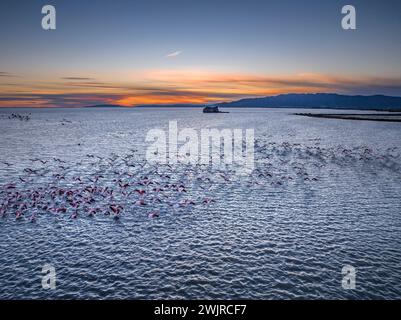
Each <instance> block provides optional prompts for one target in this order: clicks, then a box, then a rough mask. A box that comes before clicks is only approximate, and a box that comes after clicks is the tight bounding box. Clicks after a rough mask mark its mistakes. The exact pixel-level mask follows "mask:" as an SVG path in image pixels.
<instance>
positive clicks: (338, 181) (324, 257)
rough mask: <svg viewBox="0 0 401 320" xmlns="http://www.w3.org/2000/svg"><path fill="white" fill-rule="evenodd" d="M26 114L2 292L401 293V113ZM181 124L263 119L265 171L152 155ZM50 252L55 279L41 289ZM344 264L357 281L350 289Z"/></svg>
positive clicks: (8, 128)
mask: <svg viewBox="0 0 401 320" xmlns="http://www.w3.org/2000/svg"><path fill="white" fill-rule="evenodd" d="M13 112H16V111H15V110H9V109H0V141H1V144H0V188H1V189H0V192H1V193H0V206H1V207H0V208H2V212H1V216H2V217H1V218H0V233H1V234H0V235H1V242H0V298H3V299H16V298H34V299H37V298H44V299H51V298H59V299H69V298H83V299H90V298H96V299H99V298H100V299H106V298H108V299H110V298H124V299H146V298H147V299H159V298H177V299H183V298H192V299H208V298H212V299H213V298H220V299H236V298H250V299H293V298H297V299H301V298H306V299H322V298H328V299H355V298H359V299H373V298H379V299H382V298H386V299H399V298H401V273H400V270H401V249H400V248H401V217H400V215H401V201H400V194H401V158H400V152H401V149H400V148H401V125H400V124H399V123H381V122H364V121H349V120H334V119H333V120H331V119H318V118H307V117H301V116H296V115H293V114H292V113H293V110H290V109H286V110H263V109H250V110H243V109H242V110H235V109H232V110H230V113H229V114H215V115H213V114H202V113H201V112H200V111H199V110H197V109H190V108H188V109H180V110H177V109H169V110H163V111H161V110H160V109H59V110H54V109H41V110H32V109H19V110H18V113H21V114H29V113H31V119H30V120H29V121H21V120H18V119H9V116H10V115H11V114H12V113H13ZM353 113H355V112H353ZM170 120H176V121H177V122H178V127H179V129H180V128H186V127H189V128H195V129H202V128H218V129H223V128H229V129H234V128H242V129H246V128H253V129H254V130H255V140H256V141H255V161H256V168H255V170H254V171H253V172H252V174H250V175H245V176H244V175H238V174H236V173H235V172H234V170H233V168H232V167H230V166H227V167H220V168H215V167H210V166H192V165H181V166H178V167H172V168H170V167H168V166H163V165H161V166H155V165H150V164H148V163H146V161H145V157H144V153H145V150H146V146H147V145H148V143H147V142H145V137H146V132H147V131H148V130H150V129H153V128H161V129H167V127H168V122H169V121H170ZM141 193H142V194H141ZM141 201H142V202H141ZM115 211H116V212H117V211H118V212H117V213H116V212H115ZM116 215H117V217H116ZM45 264H51V265H53V266H54V267H55V269H56V273H57V283H56V285H57V286H56V289H55V290H44V289H42V286H41V279H42V278H41V277H42V274H41V271H42V267H43V265H45ZM344 265H352V266H354V267H355V268H356V270H357V274H356V289H355V290H344V289H343V288H342V286H341V279H342V274H341V269H342V267H343V266H344Z"/></svg>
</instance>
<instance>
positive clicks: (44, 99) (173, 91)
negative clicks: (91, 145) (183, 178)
mask: <svg viewBox="0 0 401 320" xmlns="http://www.w3.org/2000/svg"><path fill="white" fill-rule="evenodd" d="M7 78H8V77H2V78H0V106H29V105H31V106H40V105H42V106H81V105H87V104H97V103H101V104H102V103H111V104H120V105H124V106H135V105H141V104H172V103H191V104H196V103H208V102H219V101H231V100H237V99H241V98H247V97H260V96H269V95H277V94H282V93H313V92H338V93H352V94H356V93H361V94H378V93H383V94H388V93H391V92H398V93H401V78H378V77H366V76H365V77H363V76H336V75H325V74H317V73H299V74H287V75H283V74H272V75H261V74H246V73H224V72H215V71H209V70H201V69H176V70H147V71H142V72H132V73H130V74H125V75H124V74H118V75H117V74H113V75H108V76H103V77H102V79H97V78H96V79H95V78H94V77H92V76H91V77H89V76H88V77H84V76H74V77H71V76H70V77H57V79H54V81H50V79H47V81H44V80H42V81H38V80H36V79H25V78H23V77H19V78H18V79H13V83H9V82H7ZM99 78H100V77H99ZM8 81H9V80H8Z"/></svg>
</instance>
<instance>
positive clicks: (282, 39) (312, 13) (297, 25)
mask: <svg viewBox="0 0 401 320" xmlns="http://www.w3.org/2000/svg"><path fill="white" fill-rule="evenodd" d="M47 4H51V5H53V6H54V7H55V8H56V30H43V29H42V26H41V21H42V17H43V16H44V15H43V14H42V13H41V10H42V7H43V6H44V5H47ZM346 4H352V5H353V6H355V8H356V14H357V29H356V30H343V29H342V27H341V20H342V18H343V15H342V14H341V8H342V7H343V6H344V5H346ZM400 34H401V1H399V0H384V1H379V0H371V1H370V0H347V1H342V0H338V1H337V0H324V1H322V0H319V1H318V0H306V1H295V0H294V1H289V0H271V1H270V0H247V1H245V0H241V1H237V0H113V1H111V0H110V1H105V0H96V1H94V0H79V1H75V0H68V1H67V0H46V1H39V0H2V1H1V2H0V107H76V106H85V105H94V104H120V105H124V106H136V105H142V104H170V103H191V104H192V103H202V104H206V103H217V102H220V101H232V100H238V99H241V98H248V97H262V96H269V95H276V94H283V93H314V92H336V93H342V94H363V95H370V94H386V95H393V96H401V41H400Z"/></svg>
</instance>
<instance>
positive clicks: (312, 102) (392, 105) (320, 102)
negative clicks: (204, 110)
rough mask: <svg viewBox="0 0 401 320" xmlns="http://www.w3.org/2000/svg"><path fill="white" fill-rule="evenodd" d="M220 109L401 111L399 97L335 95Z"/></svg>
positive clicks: (258, 101) (288, 96) (259, 100)
mask: <svg viewBox="0 0 401 320" xmlns="http://www.w3.org/2000/svg"><path fill="white" fill-rule="evenodd" d="M219 106H221V107H230V108H237V107H248V108H315V109H357V110H391V111H393V110H398V111H399V110H401V97H390V96H383V95H375V96H347V95H340V94H335V93H316V94H281V95H278V96H271V97H265V98H253V99H242V100H238V101H233V102H226V103H221V104H220V105H219Z"/></svg>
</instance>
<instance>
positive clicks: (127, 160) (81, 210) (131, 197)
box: [0, 139, 401, 222]
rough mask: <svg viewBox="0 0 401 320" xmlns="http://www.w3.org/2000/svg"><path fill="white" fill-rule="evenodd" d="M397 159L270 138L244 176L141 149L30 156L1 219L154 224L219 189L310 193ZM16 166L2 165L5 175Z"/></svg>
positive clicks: (260, 143) (393, 152) (397, 169)
mask: <svg viewBox="0 0 401 320" xmlns="http://www.w3.org/2000/svg"><path fill="white" fill-rule="evenodd" d="M399 160H400V153H399V150H398V148H389V149H387V150H384V151H383V152H381V153H380V152H377V151H374V150H373V149H371V148H369V147H367V146H359V147H354V148H346V147H344V146H336V147H322V146H321V145H320V143H319V141H318V140H316V141H312V143H311V144H309V145H305V144H301V143H290V142H282V143H278V142H269V141H267V139H266V140H257V141H256V142H255V169H254V170H253V172H252V173H250V174H249V175H245V176H242V175H238V174H237V171H236V168H234V167H231V166H228V165H225V166H222V167H218V168H216V167H213V166H211V165H210V166H208V165H200V164H199V165H189V164H185V165H184V164H177V165H175V166H171V165H168V164H164V165H155V164H149V163H148V162H146V160H144V159H143V158H142V157H141V156H139V154H138V151H137V150H129V152H128V153H127V154H125V155H117V154H114V153H113V154H111V155H109V156H99V155H93V154H87V155H85V156H84V157H83V159H81V160H80V161H78V162H76V163H68V162H66V161H65V160H63V159H60V158H47V159H44V158H32V159H29V162H30V163H31V165H30V166H29V167H27V168H25V169H23V170H22V171H21V172H20V173H19V174H18V175H16V176H14V175H13V177H14V178H12V179H11V180H12V181H9V182H7V183H0V217H2V218H3V219H6V218H9V219H10V218H11V219H14V220H16V221H26V222H37V221H38V220H39V219H44V218H45V217H48V216H54V217H57V218H59V219H79V218H88V219H93V218H95V217H98V216H103V217H110V219H113V220H121V219H123V218H124V217H128V216H129V215H130V214H134V213H136V212H139V213H140V214H143V216H144V217H148V218H149V219H154V218H158V217H160V216H162V215H163V214H165V213H166V212H188V211H189V212H190V211H191V210H192V208H195V207H201V208H202V207H205V206H209V205H212V204H213V203H214V202H216V201H220V200H221V199H219V198H218V196H217V198H216V195H217V193H216V190H219V189H220V190H221V189H222V188H223V189H225V190H229V188H230V187H233V186H234V187H235V186H237V185H242V184H245V186H246V188H243V189H244V190H246V192H256V191H255V189H256V188H285V187H288V186H291V185H296V186H300V185H302V186H303V187H306V188H307V187H308V184H313V183H319V181H320V179H322V178H323V177H324V175H325V174H327V172H329V171H330V170H326V169H328V168H327V166H333V165H334V166H340V167H342V166H345V165H348V166H350V165H370V166H372V165H373V166H374V167H377V168H380V169H381V170H382V169H387V170H391V171H392V172H394V173H397V174H398V175H400V174H401V166H400V162H399ZM14 166H15V164H12V163H10V162H1V163H0V173H1V170H10V169H13V167H14ZM400 176H401V175H400ZM283 192H285V190H283ZM261 196H262V198H263V194H262V195H261Z"/></svg>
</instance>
